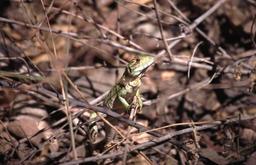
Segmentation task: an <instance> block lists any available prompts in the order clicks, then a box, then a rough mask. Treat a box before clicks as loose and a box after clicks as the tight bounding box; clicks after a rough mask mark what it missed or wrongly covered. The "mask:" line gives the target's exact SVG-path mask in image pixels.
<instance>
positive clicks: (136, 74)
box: [95, 55, 155, 138]
mask: <svg viewBox="0 0 256 165" xmlns="http://www.w3.org/2000/svg"><path fill="white" fill-rule="evenodd" d="M154 60H155V58H154V57H153V56H149V55H138V56H137V57H136V58H135V59H133V60H132V61H131V62H130V63H129V64H128V65H127V67H126V69H125V71H124V73H123V75H122V77H121V78H120V80H119V81H118V82H117V84H115V86H113V87H112V89H111V90H110V91H109V93H108V94H107V96H106V97H105V99H104V102H103V106H106V107H107V108H109V109H112V110H114V111H116V112H117V113H127V112H130V111H131V110H132V109H133V110H135V112H136V111H137V110H138V111H140V110H141V109H142V99H141V96H140V92H139V88H140V85H141V77H142V76H143V74H144V72H145V71H146V70H147V68H148V67H149V66H150V65H152V64H153V63H154ZM134 115H135V114H134ZM108 120H110V119H108ZM112 122H113V121H112ZM112 124H113V123H112ZM95 128H96V127H95ZM109 129H110V127H109V126H106V133H107V136H109V135H110V134H111V133H110V132H112V131H110V130H109ZM109 131H110V132H109ZM107 138H108V137H107Z"/></svg>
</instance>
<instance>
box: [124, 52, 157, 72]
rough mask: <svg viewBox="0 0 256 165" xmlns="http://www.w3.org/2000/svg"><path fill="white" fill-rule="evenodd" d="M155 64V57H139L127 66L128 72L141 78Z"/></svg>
mask: <svg viewBox="0 0 256 165" xmlns="http://www.w3.org/2000/svg"><path fill="white" fill-rule="evenodd" d="M153 63H154V57H153V56H149V55H138V56H137V57H136V58H135V59H133V60H132V61H131V62H130V63H129V64H128V66H127V72H128V73H129V74H130V75H132V76H139V75H140V74H142V73H144V72H145V71H146V69H147V68H148V67H149V66H150V65H152V64H153Z"/></svg>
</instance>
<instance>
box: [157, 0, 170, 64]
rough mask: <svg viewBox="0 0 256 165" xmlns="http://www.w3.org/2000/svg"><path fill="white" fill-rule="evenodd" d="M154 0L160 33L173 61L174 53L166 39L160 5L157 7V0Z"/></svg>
mask: <svg viewBox="0 0 256 165" xmlns="http://www.w3.org/2000/svg"><path fill="white" fill-rule="evenodd" d="M153 2H154V6H155V14H156V18H157V22H158V26H159V29H160V34H161V37H162V41H163V43H164V46H165V51H167V53H168V55H169V58H170V60H171V61H172V59H173V55H172V53H171V51H170V49H169V48H168V43H167V41H166V38H165V35H164V30H163V26H162V24H161V21H160V20H161V18H160V15H159V11H158V7H157V3H156V0H154V1H153Z"/></svg>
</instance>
